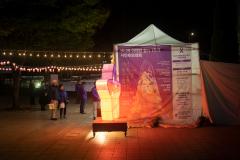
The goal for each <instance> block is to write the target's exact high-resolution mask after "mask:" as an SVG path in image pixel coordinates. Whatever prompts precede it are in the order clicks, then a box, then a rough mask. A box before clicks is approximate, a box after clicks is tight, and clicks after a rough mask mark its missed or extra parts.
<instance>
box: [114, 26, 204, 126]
mask: <svg viewBox="0 0 240 160" xmlns="http://www.w3.org/2000/svg"><path fill="white" fill-rule="evenodd" d="M198 48H199V45H198V43H184V42H181V41H178V40H176V39H174V38H172V37H170V36H168V35H167V34H166V33H164V32H162V31H161V30H160V29H158V28H157V27H156V26H154V25H153V24H152V25H150V26H148V27H147V28H146V29H145V30H143V31H142V32H141V33H139V34H138V35H137V36H135V37H134V38H132V39H131V40H129V41H128V42H125V43H119V44H116V45H114V61H115V64H116V70H117V79H118V81H119V82H120V83H121V84H123V85H122V86H123V87H122V94H121V95H120V116H121V117H128V118H129V117H130V118H129V119H131V118H132V119H134V122H136V119H141V118H142V119H144V121H145V122H143V121H141V122H139V123H138V122H137V123H138V124H136V125H135V124H130V121H131V120H129V124H130V125H132V126H139V125H142V126H143V123H146V122H147V121H146V119H148V118H150V119H151V118H153V117H149V115H153V114H152V113H151V114H149V115H148V114H146V115H144V116H145V117H144V116H143V115H134V116H131V114H134V113H133V112H134V111H135V109H133V108H132V106H134V104H135V108H136V107H138V106H139V107H140V106H141V104H138V105H136V103H137V102H136V96H135V95H136V94H137V92H139V88H140V87H139V83H140V79H139V75H142V74H141V73H140V72H142V71H140V68H143V66H144V65H145V66H146V64H149V66H151V67H148V69H147V70H148V71H147V70H146V72H149V70H150V69H149V68H152V71H151V74H152V72H153V73H154V74H153V75H154V76H155V75H156V77H153V81H154V82H155V81H156V83H157V86H158V87H157V89H156V90H159V92H160V97H161V98H160V99H161V100H160V101H159V102H158V103H156V105H158V106H161V107H157V108H156V107H154V106H153V108H154V110H157V111H156V112H157V113H160V112H161V113H160V115H161V116H160V117H161V118H162V117H164V115H163V112H164V114H165V115H167V117H168V118H162V119H163V123H164V124H181V125H183V124H188V125H189V124H193V123H195V121H196V120H197V118H198V117H199V116H200V115H201V112H202V92H201V78H200V66H199V49H198ZM159 55H161V56H162V58H161V56H159ZM154 56H155V57H156V58H151V57H154ZM158 57H159V58H158ZM156 59H158V60H156ZM144 61H147V62H144ZM151 61H154V62H151ZM126 63H128V64H130V65H129V69H128V70H131V69H132V70H133V73H131V74H133V76H132V79H130V80H129V79H126V77H124V76H125V73H123V70H125V69H127V68H126V66H124V67H125V69H123V68H124V67H123V64H126ZM143 63H145V64H144V65H143ZM131 65H132V66H131ZM141 65H142V66H141ZM170 66H171V67H170ZM134 67H135V68H136V69H133V68H134ZM164 67H165V68H164ZM181 70H182V71H183V72H186V74H183V73H181V72H182V71H181ZM184 70H185V71H184ZM189 71H190V72H189ZM169 73H170V74H171V75H169ZM179 73H181V74H182V75H181V74H179ZM129 74H130V73H129ZM164 74H165V75H164ZM184 76H185V79H187V80H185V81H184V82H183V81H182V82H181V84H180V82H179V80H178V79H181V77H182V78H183V79H184ZM169 77H171V78H169ZM124 78H125V79H124ZM164 78H165V79H168V80H167V81H171V82H169V83H161V79H164ZM136 79H137V80H136ZM126 80H127V81H128V82H129V84H126V86H127V88H124V84H125V83H126ZM141 82H142V81H141ZM164 85H165V86H168V87H169V88H171V91H170V92H171V94H172V95H171V96H170V97H169V96H168V97H166V96H164V95H163V94H165V90H164V87H162V86H164ZM180 86H181V87H180ZM148 88H149V86H148ZM169 88H168V89H166V90H170V89H169ZM131 91H133V92H131ZM185 91H186V93H187V94H188V95H186V97H185V101H186V102H185V106H184V105H183V106H182V109H179V106H178V105H179V104H178V101H184V98H182V99H180V98H179V97H180V96H179V94H181V93H185ZM144 92H145V91H144ZM156 92H158V91H156ZM170 92H169V93H170ZM128 93H131V94H133V95H130V94H128ZM154 93H155V92H154ZM169 93H168V92H166V94H169ZM126 95H128V96H126ZM141 95H142V94H141ZM134 97H135V98H134ZM142 98H145V99H147V98H146V97H142ZM134 99H135V100H134ZM148 102H149V103H150V102H151V100H148ZM182 103H183V102H182ZM151 104H152V103H151ZM175 104H176V105H175ZM142 106H143V105H142ZM170 106H171V107H172V108H171V107H170ZM142 109H143V107H142V108H140V110H141V111H140V112H142ZM133 110H134V111H133ZM137 110H138V109H137ZM138 111H139V110H138ZM158 111H159V112H158ZM156 112H155V111H154V113H156ZM177 112H179V113H182V114H185V113H186V114H187V115H188V117H187V118H186V117H183V116H182V117H183V118H182V119H181V118H179V116H178V114H179V113H177ZM190 114H191V115H190ZM129 115H130V116H129ZM140 123H141V124H140Z"/></svg>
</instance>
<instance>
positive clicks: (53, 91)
mask: <svg viewBox="0 0 240 160" xmlns="http://www.w3.org/2000/svg"><path fill="white" fill-rule="evenodd" d="M48 95H49V98H50V101H51V103H53V104H54V109H52V117H51V120H57V118H56V117H55V116H56V109H57V106H58V98H59V96H58V86H57V81H56V80H53V81H52V85H51V87H50V88H49V91H48Z"/></svg>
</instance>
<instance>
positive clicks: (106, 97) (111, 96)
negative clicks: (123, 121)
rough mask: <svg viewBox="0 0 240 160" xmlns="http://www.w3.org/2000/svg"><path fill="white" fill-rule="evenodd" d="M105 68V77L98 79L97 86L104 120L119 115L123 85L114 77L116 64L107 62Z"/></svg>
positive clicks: (103, 75) (112, 118)
mask: <svg viewBox="0 0 240 160" xmlns="http://www.w3.org/2000/svg"><path fill="white" fill-rule="evenodd" d="M103 68H104V70H103V72H102V78H103V79H100V80H97V81H96V88H97V91H98V94H99V97H100V98H101V114H102V120H114V119H115V118H118V117H119V96H120V92H121V85H120V83H119V82H117V81H116V80H114V78H116V68H115V65H114V64H105V65H104V66H103Z"/></svg>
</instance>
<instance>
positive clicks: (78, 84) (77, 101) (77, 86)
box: [75, 80, 82, 104]
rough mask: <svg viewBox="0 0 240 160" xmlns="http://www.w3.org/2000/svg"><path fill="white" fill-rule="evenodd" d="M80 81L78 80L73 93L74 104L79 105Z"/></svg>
mask: <svg viewBox="0 0 240 160" xmlns="http://www.w3.org/2000/svg"><path fill="white" fill-rule="evenodd" d="M81 86H82V85H81V80H78V83H77V84H76V86H75V92H77V97H76V104H79V101H80V100H79V99H80V98H79V88H80V87H81Z"/></svg>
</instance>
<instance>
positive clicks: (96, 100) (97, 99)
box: [91, 81, 101, 120]
mask: <svg viewBox="0 0 240 160" xmlns="http://www.w3.org/2000/svg"><path fill="white" fill-rule="evenodd" d="M91 92H92V97H93V120H95V119H96V118H97V117H98V115H99V114H100V113H101V105H100V97H99V95H98V92H97V88H96V81H95V82H94V87H93V88H92V91H91ZM99 112H100V113H99ZM97 113H99V114H97ZM99 116H100V115H99Z"/></svg>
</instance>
